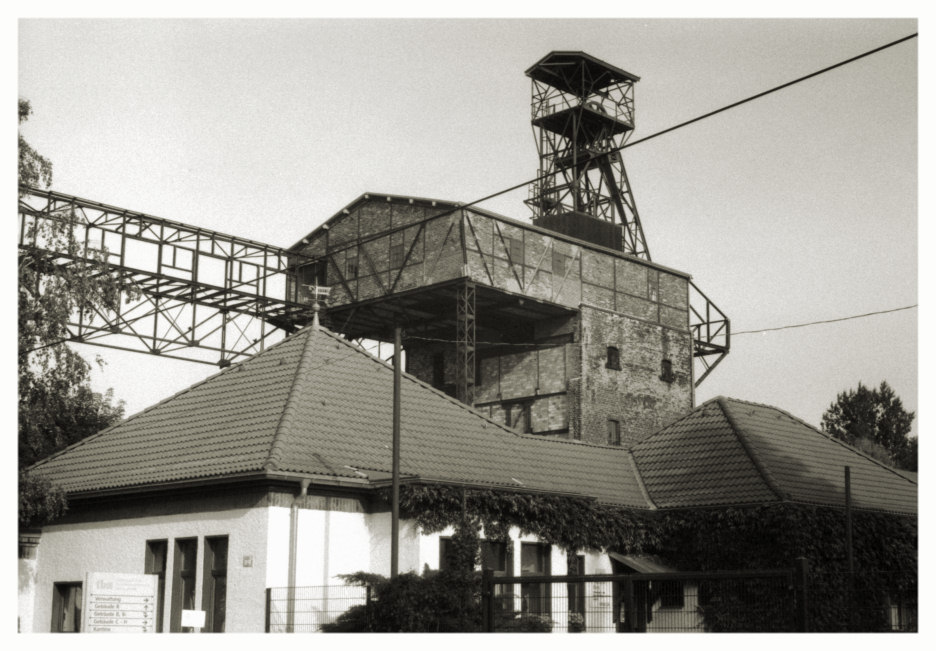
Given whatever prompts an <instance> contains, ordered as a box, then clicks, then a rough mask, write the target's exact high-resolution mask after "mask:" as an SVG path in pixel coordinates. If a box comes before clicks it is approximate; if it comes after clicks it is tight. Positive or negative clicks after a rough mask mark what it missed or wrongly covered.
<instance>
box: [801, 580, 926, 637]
mask: <svg viewBox="0 0 936 651" xmlns="http://www.w3.org/2000/svg"><path fill="white" fill-rule="evenodd" d="M808 592H809V602H810V607H809V616H810V625H811V630H815V631H843V632H844V631H850V632H905V633H909V632H916V631H917V621H918V620H917V574H916V572H915V571H913V572H910V571H908V572H873V571H872V572H866V571H856V572H833V571H813V572H810V574H809V581H808Z"/></svg>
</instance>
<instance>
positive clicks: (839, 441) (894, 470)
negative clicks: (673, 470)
mask: <svg viewBox="0 0 936 651" xmlns="http://www.w3.org/2000/svg"><path fill="white" fill-rule="evenodd" d="M727 400H732V401H734V402H741V403H744V404H746V405H754V406H756V407H764V408H765V409H773V410H774V411H778V412H780V413H781V414H783V415H784V416H786V417H787V418H790V419H792V420H795V421H796V422H797V423H799V424H800V425H803V426H804V427H808V428H809V429H811V430H812V431H814V432H815V433H816V434H819V435H821V436H823V437H825V438H827V439H828V440H830V441H832V442H833V443H836V444H838V445H840V446H842V447H845V448H847V449H849V450H851V451H852V452H854V453H855V454H857V455H860V456H862V457H864V458H865V459H867V460H868V461H871V462H873V463H874V464H876V465H878V466H880V467H881V468H884V469H885V470H887V471H889V472H891V473H893V474H895V475H897V476H898V477H900V478H902V479H905V480H907V481H909V482H912V483H914V484H917V485H919V482H917V481H915V480H913V479H911V478H909V477H907V476H906V475H903V474H901V472H900V471H899V470H898V469H897V468H894V467H892V466H888V465H887V464H886V463H884V462H883V461H880V460H878V459H875V458H874V457H872V456H871V455H869V454H867V453H866V452H863V451H862V450H859V449H858V448H856V447H854V446H853V445H849V444H848V443H846V442H845V441H843V440H842V439H837V438H835V437H834V436H832V435H831V434H829V433H828V432H823V431H822V430H821V429H819V428H818V427H816V426H815V425H811V424H810V423H807V422H806V421H805V420H803V419H802V418H800V417H798V416H795V415H793V414H791V413H790V412H788V411H787V410H786V409H783V408H781V407H776V406H774V405H768V404H764V403H760V402H752V401H750V400H741V399H740V398H727ZM904 472H913V471H912V470H905V471H904Z"/></svg>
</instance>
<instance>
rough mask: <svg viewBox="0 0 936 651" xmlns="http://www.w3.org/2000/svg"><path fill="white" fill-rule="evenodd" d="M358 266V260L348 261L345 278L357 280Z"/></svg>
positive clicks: (346, 262)
mask: <svg viewBox="0 0 936 651" xmlns="http://www.w3.org/2000/svg"><path fill="white" fill-rule="evenodd" d="M357 272H358V266H357V259H356V258H355V259H353V260H352V259H350V258H349V259H348V260H347V261H345V277H346V278H348V279H351V278H357Z"/></svg>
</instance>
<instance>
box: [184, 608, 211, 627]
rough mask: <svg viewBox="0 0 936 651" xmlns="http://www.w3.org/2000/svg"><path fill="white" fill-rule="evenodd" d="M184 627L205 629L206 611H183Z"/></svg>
mask: <svg viewBox="0 0 936 651" xmlns="http://www.w3.org/2000/svg"><path fill="white" fill-rule="evenodd" d="M182 627H183V628H185V627H190V628H205V611H204V610H183V611H182Z"/></svg>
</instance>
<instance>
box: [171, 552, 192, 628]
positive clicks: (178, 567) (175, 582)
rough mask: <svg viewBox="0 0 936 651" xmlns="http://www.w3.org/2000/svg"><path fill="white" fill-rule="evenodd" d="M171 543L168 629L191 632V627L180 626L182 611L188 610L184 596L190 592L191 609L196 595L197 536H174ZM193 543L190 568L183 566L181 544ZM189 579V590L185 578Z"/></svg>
mask: <svg viewBox="0 0 936 651" xmlns="http://www.w3.org/2000/svg"><path fill="white" fill-rule="evenodd" d="M174 543H175V544H174V545H173V557H172V603H171V606H170V609H171V616H170V623H169V631H170V632H171V633H191V632H193V629H192V628H191V627H188V626H186V627H183V626H182V611H183V610H190V609H189V608H186V607H185V602H186V596H187V595H189V594H190V598H191V605H192V609H194V608H195V605H196V602H195V599H196V597H197V596H198V595H197V593H196V587H197V584H198V538H194V537H193V538H176V539H175V540H174ZM190 544H191V545H193V549H194V553H193V555H192V561H191V562H192V566H191V568H186V567H184V561H185V560H186V556H185V553H186V550H183V545H185V546H187V545H190ZM188 579H191V581H192V583H191V591H190V593H189V590H188V588H187V580H188Z"/></svg>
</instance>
